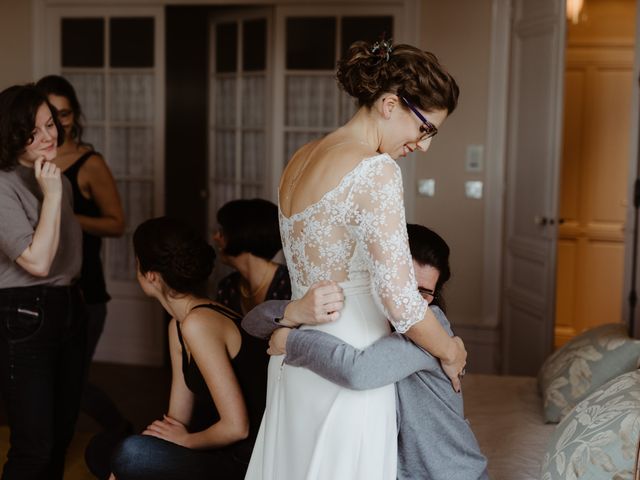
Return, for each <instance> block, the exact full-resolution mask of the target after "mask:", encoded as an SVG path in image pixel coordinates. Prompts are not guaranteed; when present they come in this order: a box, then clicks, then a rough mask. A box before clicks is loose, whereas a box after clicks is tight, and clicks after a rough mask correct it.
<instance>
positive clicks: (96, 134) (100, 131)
mask: <svg viewBox="0 0 640 480" xmlns="http://www.w3.org/2000/svg"><path fill="white" fill-rule="evenodd" d="M82 141H83V142H85V143H88V144H90V145H92V146H93V149H94V150H95V151H96V152H100V153H101V154H103V155H105V154H106V150H105V149H104V145H105V143H104V128H102V127H84V132H83V133H82ZM106 161H107V163H109V164H110V163H111V162H109V159H108V158H107V159H106Z"/></svg>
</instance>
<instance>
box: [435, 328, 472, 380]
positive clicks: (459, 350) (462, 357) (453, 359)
mask: <svg viewBox="0 0 640 480" xmlns="http://www.w3.org/2000/svg"><path fill="white" fill-rule="evenodd" d="M451 341H452V342H453V343H452V344H451V347H450V352H452V354H451V355H450V356H449V360H446V361H445V360H442V361H441V363H442V369H443V370H444V373H446V374H447V377H449V380H451V384H452V385H453V389H454V390H455V391H456V392H459V391H460V389H461V383H460V381H461V380H462V377H463V376H464V374H465V369H464V367H465V365H466V364H467V350H466V349H465V348H464V343H463V342H462V339H461V338H460V337H452V338H451Z"/></svg>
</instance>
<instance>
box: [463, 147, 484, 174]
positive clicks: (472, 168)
mask: <svg viewBox="0 0 640 480" xmlns="http://www.w3.org/2000/svg"><path fill="white" fill-rule="evenodd" d="M465 170H466V171H467V172H472V173H479V172H482V170H484V145H467V155H466V158H465Z"/></svg>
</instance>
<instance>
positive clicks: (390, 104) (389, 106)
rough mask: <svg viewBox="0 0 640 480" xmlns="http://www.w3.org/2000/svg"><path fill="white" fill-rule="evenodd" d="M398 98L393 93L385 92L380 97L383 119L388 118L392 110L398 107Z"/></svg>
mask: <svg viewBox="0 0 640 480" xmlns="http://www.w3.org/2000/svg"><path fill="white" fill-rule="evenodd" d="M399 100H400V99H399V98H398V96H397V95H396V94H395V93H385V94H384V95H382V96H381V97H380V113H381V114H382V116H383V118H384V119H385V120H389V119H390V118H391V115H392V113H393V111H394V110H395V109H396V108H398V102H399Z"/></svg>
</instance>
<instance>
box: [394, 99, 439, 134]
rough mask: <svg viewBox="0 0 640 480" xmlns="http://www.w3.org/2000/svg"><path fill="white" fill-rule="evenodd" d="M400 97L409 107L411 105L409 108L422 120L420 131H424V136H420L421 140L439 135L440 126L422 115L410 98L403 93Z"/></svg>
mask: <svg viewBox="0 0 640 480" xmlns="http://www.w3.org/2000/svg"><path fill="white" fill-rule="evenodd" d="M400 98H401V99H402V101H403V102H404V103H406V104H407V107H409V109H410V110H411V111H412V112H413V113H414V114H415V116H416V117H418V119H419V120H420V121H421V122H422V125H420V131H421V132H422V136H421V137H420V140H419V141H422V140H426V139H427V138H431V137H434V136H435V135H437V133H438V127H436V126H435V125H434V124H433V123H431V122H430V121H429V120H427V119H426V118H424V115H422V114H421V113H420V112H419V111H418V109H417V108H416V107H415V105H413V104H412V103H411V102H410V101H409V100H407V99H406V98H404V96H403V95H400Z"/></svg>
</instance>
